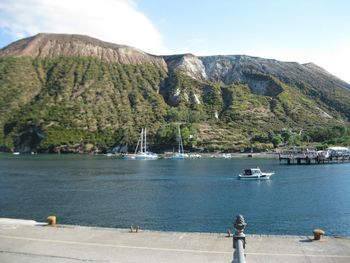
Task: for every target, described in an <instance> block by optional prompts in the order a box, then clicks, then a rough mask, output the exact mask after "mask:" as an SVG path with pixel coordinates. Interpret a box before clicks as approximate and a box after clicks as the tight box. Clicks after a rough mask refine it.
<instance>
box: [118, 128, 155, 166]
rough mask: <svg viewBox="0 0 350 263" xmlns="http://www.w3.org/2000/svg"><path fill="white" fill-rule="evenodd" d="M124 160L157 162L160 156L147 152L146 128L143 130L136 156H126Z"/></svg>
mask: <svg viewBox="0 0 350 263" xmlns="http://www.w3.org/2000/svg"><path fill="white" fill-rule="evenodd" d="M139 145H140V147H139ZM123 159H132V160H156V159H158V155H157V154H156V153H152V152H149V151H147V135H146V128H145V129H142V131H141V135H140V138H139V140H138V142H137V145H136V149H135V153H134V154H125V155H124V156H123Z"/></svg>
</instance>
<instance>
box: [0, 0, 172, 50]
mask: <svg viewBox="0 0 350 263" xmlns="http://www.w3.org/2000/svg"><path fill="white" fill-rule="evenodd" d="M0 30H4V31H6V32H7V33H9V34H11V35H12V36H13V37H14V38H23V37H26V36H29V35H34V34H37V33H40V32H46V33H68V34H83V35H89V36H91V37H95V38H99V39H101V40H103V41H108V42H113V43H117V44H125V45H130V46H134V47H136V48H139V49H142V50H144V51H146V52H149V53H152V54H164V53H168V51H167V49H166V48H165V47H164V45H163V41H162V36H161V34H160V33H159V32H158V31H157V29H156V28H155V27H154V25H153V24H152V23H151V21H150V20H149V19H148V18H147V17H146V16H145V15H143V14H142V13H141V12H140V11H138V10H137V6H136V4H135V2H133V1H132V0H57V1H53V0H1V3H0Z"/></svg>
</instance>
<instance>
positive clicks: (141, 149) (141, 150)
mask: <svg viewBox="0 0 350 263" xmlns="http://www.w3.org/2000/svg"><path fill="white" fill-rule="evenodd" d="M140 152H141V153H143V128H142V130H141V147H140Z"/></svg>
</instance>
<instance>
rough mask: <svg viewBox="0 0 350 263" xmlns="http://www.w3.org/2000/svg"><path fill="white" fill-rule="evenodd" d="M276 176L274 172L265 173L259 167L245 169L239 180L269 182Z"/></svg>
mask: <svg viewBox="0 0 350 263" xmlns="http://www.w3.org/2000/svg"><path fill="white" fill-rule="evenodd" d="M273 174H275V173H274V172H268V173H263V172H262V171H261V170H260V168H259V167H257V168H251V169H245V170H244V171H243V173H242V174H239V175H238V178H239V179H256V180H267V179H270V176H272V175H273Z"/></svg>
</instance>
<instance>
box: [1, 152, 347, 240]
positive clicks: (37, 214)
mask: <svg viewBox="0 0 350 263" xmlns="http://www.w3.org/2000/svg"><path fill="white" fill-rule="evenodd" d="M257 166H259V167H260V168H261V170H262V171H274V172H275V175H273V176H272V177H271V179H270V180H263V181H259V180H238V179H237V175H238V174H239V173H240V172H242V170H243V169H245V168H253V167H257ZM237 214H242V215H243V216H244V217H245V219H246V222H247V224H248V225H247V228H246V233H251V234H252V233H254V234H292V235H310V234H312V230H313V229H314V228H321V229H323V230H325V231H326V233H327V234H329V235H342V236H349V235H350V163H339V164H320V165H290V166H288V165H280V164H279V161H278V160H277V159H255V158H249V159H242V158H237V159H218V158H215V159H210V158H207V159H204V158H202V159H186V160H169V159H161V160H154V161H145V160H139V161H138V160H120V159H116V158H113V157H107V156H86V155H19V156H13V155H8V154H0V217H10V218H22V219H34V220H37V221H45V220H46V217H47V216H49V215H56V216H57V219H58V223H60V224H74V225H85V226H100V227H117V228H127V227H129V226H130V225H134V226H139V227H140V228H141V229H149V230H165V231H190V232H226V231H227V230H228V229H232V222H233V219H234V217H235V215H237Z"/></svg>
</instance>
